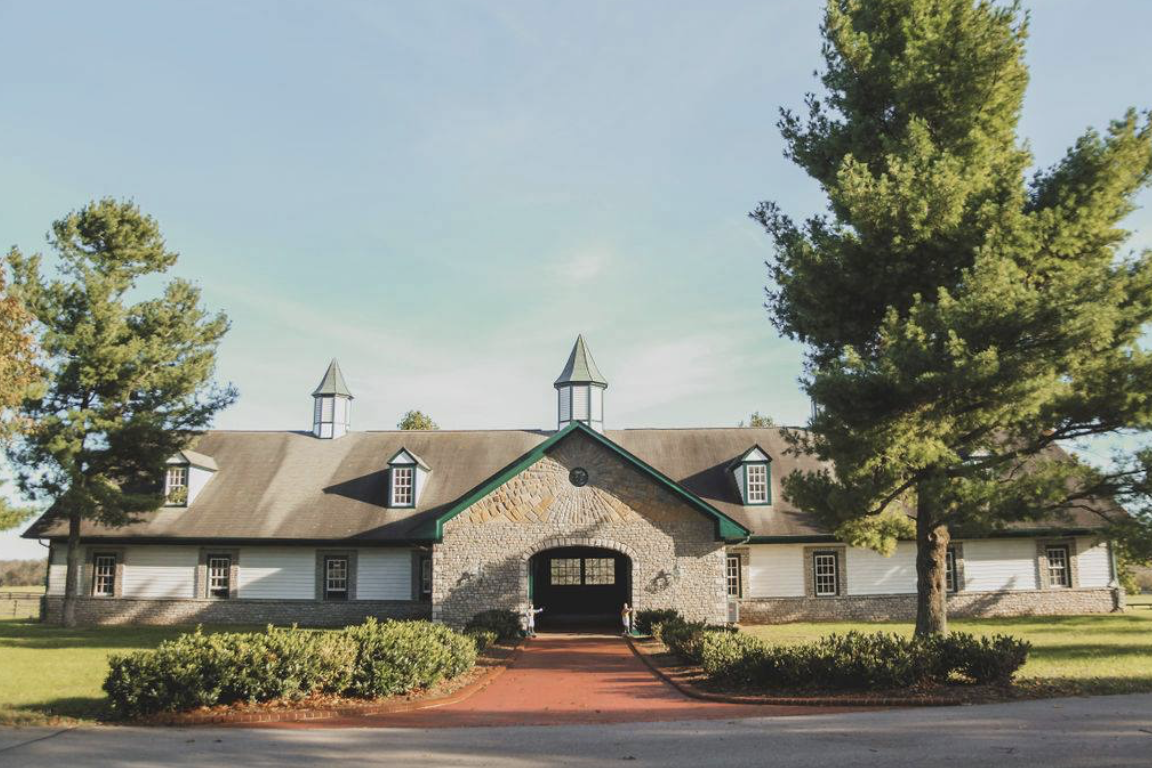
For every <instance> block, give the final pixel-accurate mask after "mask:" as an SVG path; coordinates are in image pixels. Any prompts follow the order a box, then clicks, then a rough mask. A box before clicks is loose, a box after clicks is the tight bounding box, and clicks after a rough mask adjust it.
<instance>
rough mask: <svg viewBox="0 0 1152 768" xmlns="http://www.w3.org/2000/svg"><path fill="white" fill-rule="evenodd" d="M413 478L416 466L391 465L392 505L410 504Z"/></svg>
mask: <svg viewBox="0 0 1152 768" xmlns="http://www.w3.org/2000/svg"><path fill="white" fill-rule="evenodd" d="M415 479H416V467H392V506H394V507H410V506H412V500H413V498H414V495H413V494H414V490H415V489H414V482H415Z"/></svg>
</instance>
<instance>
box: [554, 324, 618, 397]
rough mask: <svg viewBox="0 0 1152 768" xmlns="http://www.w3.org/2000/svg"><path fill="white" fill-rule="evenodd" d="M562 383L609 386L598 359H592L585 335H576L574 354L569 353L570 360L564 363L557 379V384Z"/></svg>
mask: <svg viewBox="0 0 1152 768" xmlns="http://www.w3.org/2000/svg"><path fill="white" fill-rule="evenodd" d="M561 384H600V385H601V386H604V387H607V386H608V381H607V379H605V378H604V376H603V375H602V374H601V373H600V369H599V368H597V367H596V361H595V360H593V359H592V353H591V352H589V351H588V345H587V344H585V343H584V336H583V335H579V336H577V337H576V345H575V346H573V347H572V354H570V355H568V362H567V363H566V364H565V365H564V370H563V371H561V372H560V376H559V377H558V378H557V379H556V383H555V386H557V387H559V386H560V385H561Z"/></svg>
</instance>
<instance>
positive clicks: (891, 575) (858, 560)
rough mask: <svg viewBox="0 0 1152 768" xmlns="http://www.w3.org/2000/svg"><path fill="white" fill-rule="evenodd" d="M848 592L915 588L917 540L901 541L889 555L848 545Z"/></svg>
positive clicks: (894, 591)
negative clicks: (915, 541)
mask: <svg viewBox="0 0 1152 768" xmlns="http://www.w3.org/2000/svg"><path fill="white" fill-rule="evenodd" d="M847 559H848V594H849V595H895V594H904V593H908V592H915V591H916V544H915V543H914V542H911V541H901V542H899V543H898V544H897V545H896V551H895V552H893V553H892V555H891V556H890V557H885V556H884V555H881V554H879V553H877V552H873V551H872V550H870V549H859V548H857V547H849V548H848V555H847Z"/></svg>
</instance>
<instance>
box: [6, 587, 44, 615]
mask: <svg viewBox="0 0 1152 768" xmlns="http://www.w3.org/2000/svg"><path fill="white" fill-rule="evenodd" d="M43 594H44V587H5V586H0V619H31V618H36V617H38V616H39V615H40V596H41V595H43Z"/></svg>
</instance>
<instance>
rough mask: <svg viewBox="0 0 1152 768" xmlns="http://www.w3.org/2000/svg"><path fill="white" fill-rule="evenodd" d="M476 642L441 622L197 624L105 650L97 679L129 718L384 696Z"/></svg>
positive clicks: (421, 683)
mask: <svg viewBox="0 0 1152 768" xmlns="http://www.w3.org/2000/svg"><path fill="white" fill-rule="evenodd" d="M475 663H476V643H475V642H474V641H473V640H472V639H471V638H467V637H464V636H463V635H460V634H458V633H456V632H453V631H452V630H450V629H448V628H447V627H445V626H443V625H441V624H432V623H431V622H427V621H386V622H384V623H378V622H377V621H376V620H375V619H368V620H367V621H366V622H365V623H364V624H362V625H360V626H356V627H349V628H347V629H344V630H341V631H333V632H322V631H310V630H301V629H297V628H295V627H293V628H291V629H276V628H274V627H269V628H268V629H267V630H265V631H264V632H242V633H241V632H230V633H219V634H211V635H206V634H204V633H203V632H201V630H200V629H199V628H197V629H196V631H195V632H192V633H188V634H184V635H180V636H179V637H177V638H175V639H173V640H166V641H164V642H162V643H160V645H159V646H157V648H156V649H155V650H152V651H137V652H135V653H131V654H127V655H120V656H113V657H111V658H110V659H109V665H110V667H111V669H110V671H109V673H108V676H107V678H106V679H105V680H104V690H105V692H107V694H108V697H109V699H110V701H111V704H112V708H113V709H114V710H115V711H117V712H119V713H121V714H123V715H127V716H130V717H136V716H139V715H146V714H151V713H154V712H174V711H183V710H189V709H195V708H197V707H206V706H213V705H217V704H231V703H234V702H238V701H250V702H255V701H272V700H276V699H299V698H304V697H306V696H309V695H312V694H317V693H329V694H339V695H345V696H364V697H374V696H391V695H395V694H400V693H407V692H408V691H412V690H415V689H417V688H425V687H428V686H431V685H433V684H435V683H436V682H439V681H440V680H443V679H447V678H452V677H455V676H457V675H459V674H461V673H463V672H465V671H467V670H469V669H471V668H472V666H473V665H474V664H475Z"/></svg>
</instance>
